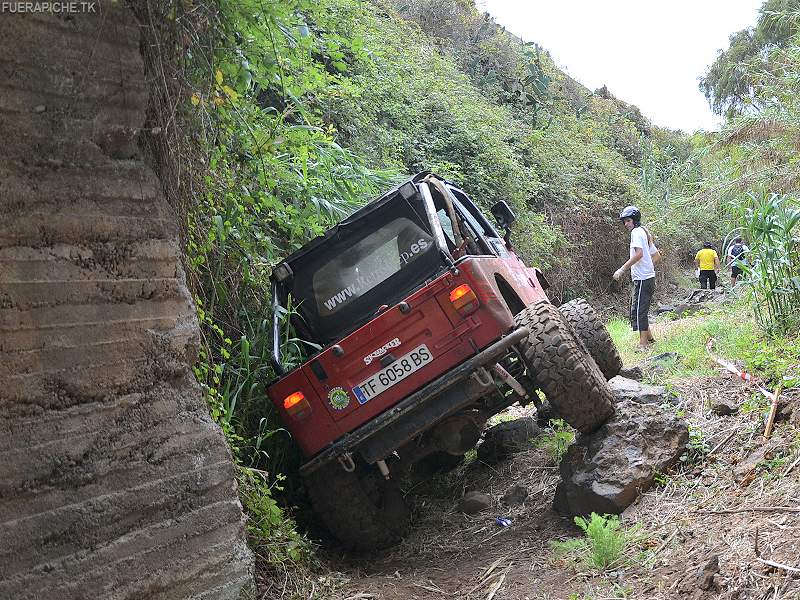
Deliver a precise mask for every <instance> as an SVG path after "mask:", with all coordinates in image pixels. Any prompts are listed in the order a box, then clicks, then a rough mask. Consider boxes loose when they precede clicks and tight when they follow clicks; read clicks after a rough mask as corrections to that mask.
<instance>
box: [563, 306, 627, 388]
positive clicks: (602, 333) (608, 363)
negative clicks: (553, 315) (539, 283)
mask: <svg viewBox="0 0 800 600" xmlns="http://www.w3.org/2000/svg"><path fill="white" fill-rule="evenodd" d="M558 310H559V312H560V313H561V316H563V317H564V320H565V321H566V322H567V323H569V325H570V327H572V331H574V332H575V335H576V336H577V337H578V339H579V340H580V341H581V342H583V345H584V346H586V350H588V352H589V354H591V355H592V358H593V359H594V362H596V363H597V366H598V367H600V370H601V371H602V372H603V375H605V377H606V379H611V378H612V377H616V376H617V375H618V374H619V372H620V369H622V359H621V358H620V356H619V352H618V351H617V347H616V346H615V345H614V340H612V339H611V335H610V334H609V333H608V330H607V329H606V326H605V325H603V321H602V320H601V319H600V316H599V315H598V314H597V312H596V311H595V310H594V308H592V305H591V304H589V303H588V302H587V301H586V300H584V299H583V298H576V299H575V300H570V301H569V302H567V303H565V304H562V305H561V306H559V307H558Z"/></svg>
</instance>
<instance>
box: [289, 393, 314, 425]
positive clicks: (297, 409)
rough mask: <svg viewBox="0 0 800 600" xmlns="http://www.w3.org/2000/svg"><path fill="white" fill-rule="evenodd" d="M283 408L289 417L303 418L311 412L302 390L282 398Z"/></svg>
mask: <svg viewBox="0 0 800 600" xmlns="http://www.w3.org/2000/svg"><path fill="white" fill-rule="evenodd" d="M283 408H284V409H285V410H286V412H287V413H288V414H289V416H290V417H292V418H295V419H305V418H306V417H307V416H308V415H310V414H311V405H310V404H309V403H308V400H306V396H305V394H303V392H294V393H292V394H289V395H288V396H286V398H284V399H283Z"/></svg>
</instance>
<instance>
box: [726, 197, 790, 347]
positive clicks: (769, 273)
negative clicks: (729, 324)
mask: <svg viewBox="0 0 800 600" xmlns="http://www.w3.org/2000/svg"><path fill="white" fill-rule="evenodd" d="M750 200H751V202H752V204H751V206H750V208H749V209H748V210H747V213H746V218H745V226H744V233H745V235H746V236H747V239H748V240H749V241H750V251H749V252H748V253H747V255H746V256H744V257H742V261H741V267H742V269H743V271H744V274H745V277H744V279H743V280H742V283H743V284H744V285H745V286H746V287H747V288H748V289H749V291H750V293H751V295H752V300H753V311H754V313H755V316H756V320H757V321H758V323H759V325H760V326H761V327H762V328H763V329H764V330H765V331H766V332H767V333H769V334H775V335H782V334H788V333H792V332H795V331H797V330H798V329H800V226H798V223H800V208H798V202H797V200H796V199H795V198H794V197H792V196H789V195H779V194H766V195H763V196H756V195H754V194H750Z"/></svg>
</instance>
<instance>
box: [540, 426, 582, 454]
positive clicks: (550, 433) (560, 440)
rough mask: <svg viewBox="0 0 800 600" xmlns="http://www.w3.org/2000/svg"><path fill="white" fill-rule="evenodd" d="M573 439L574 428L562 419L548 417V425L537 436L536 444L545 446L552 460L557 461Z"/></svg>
mask: <svg viewBox="0 0 800 600" xmlns="http://www.w3.org/2000/svg"><path fill="white" fill-rule="evenodd" d="M574 440H575V430H574V429H572V427H570V426H569V425H567V423H566V421H564V420H563V419H550V423H549V426H548V427H547V429H545V431H544V433H543V434H542V435H541V436H540V437H539V438H538V440H537V442H536V443H537V445H538V446H539V447H541V448H545V449H546V450H547V452H548V454H550V456H551V457H552V458H553V462H555V463H559V462H561V459H562V458H564V455H565V454H566V453H567V448H569V445H570V444H571V443H572V442H573V441H574Z"/></svg>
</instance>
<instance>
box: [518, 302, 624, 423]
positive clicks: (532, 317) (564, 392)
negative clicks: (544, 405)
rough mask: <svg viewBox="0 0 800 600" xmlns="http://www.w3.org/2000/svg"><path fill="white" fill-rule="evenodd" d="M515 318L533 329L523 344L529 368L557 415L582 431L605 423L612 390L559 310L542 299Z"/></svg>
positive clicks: (522, 324) (610, 407)
mask: <svg viewBox="0 0 800 600" xmlns="http://www.w3.org/2000/svg"><path fill="white" fill-rule="evenodd" d="M514 320H515V322H516V323H517V325H519V326H523V327H528V328H529V330H530V334H529V336H528V338H527V339H524V340H523V341H522V342H521V343H520V347H521V350H522V355H523V358H524V360H525V366H526V368H527V369H528V370H529V372H530V375H531V376H532V377H534V378H535V380H536V383H537V384H538V386H539V387H540V388H541V390H542V391H543V392H544V394H545V396H547V399H548V400H549V401H550V404H551V405H552V406H553V408H554V409H555V411H556V412H557V413H558V415H559V416H560V417H561V418H563V419H564V420H565V421H566V422H567V423H569V424H570V425H572V426H573V427H574V428H575V429H577V430H578V431H580V432H582V433H591V432H592V431H595V430H596V429H597V428H599V427H600V426H601V425H602V424H603V423H605V422H606V420H607V419H608V418H609V417H610V416H611V415H612V414H613V412H614V400H613V395H612V392H611V389H610V388H609V387H608V383H607V381H606V378H605V376H604V375H603V373H602V372H601V371H600V368H599V367H598V366H597V364H596V363H595V362H594V360H592V358H591V357H590V356H589V355H588V354H587V353H586V350H585V349H584V348H583V346H582V345H581V343H580V342H579V341H578V339H577V338H576V337H575V334H574V333H573V332H572V330H571V329H570V326H569V325H568V324H567V323H566V322H565V321H564V319H563V317H562V316H561V313H560V312H559V311H558V309H557V308H556V307H555V306H553V305H552V304H550V303H549V302H547V301H540V302H536V303H534V304H531V305H529V306H528V307H527V308H526V309H525V310H523V311H522V312H521V313H519V314H518V315H517V316H516V317H515V318H514Z"/></svg>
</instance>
